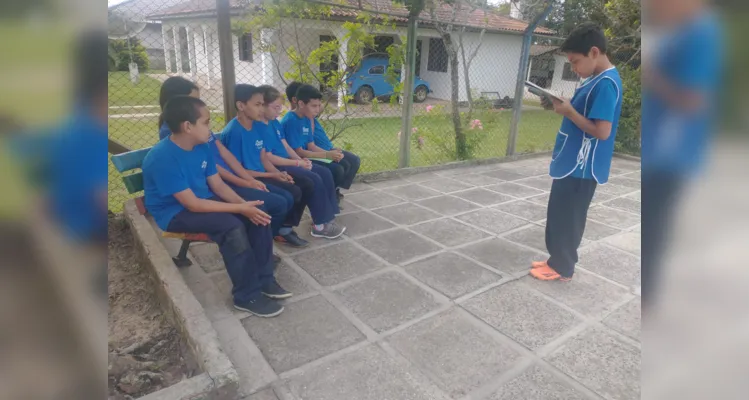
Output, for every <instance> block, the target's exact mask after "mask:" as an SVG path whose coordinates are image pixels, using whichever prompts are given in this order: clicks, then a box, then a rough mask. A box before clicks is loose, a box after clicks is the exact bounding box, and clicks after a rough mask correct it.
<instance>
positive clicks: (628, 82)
mask: <svg viewBox="0 0 749 400" xmlns="http://www.w3.org/2000/svg"><path fill="white" fill-rule="evenodd" d="M619 72H620V74H621V77H622V84H623V85H624V99H623V100H622V115H621V118H620V119H619V129H618V130H617V133H616V143H615V149H616V151H618V152H621V153H626V154H632V155H637V156H639V155H640V121H641V114H640V111H641V107H642V91H641V86H640V69H639V68H637V69H632V68H628V67H622V68H620V69H619Z"/></svg>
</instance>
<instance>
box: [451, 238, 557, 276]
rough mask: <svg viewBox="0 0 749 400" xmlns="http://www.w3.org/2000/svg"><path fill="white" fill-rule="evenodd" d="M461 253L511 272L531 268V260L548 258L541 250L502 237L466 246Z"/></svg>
mask: <svg viewBox="0 0 749 400" xmlns="http://www.w3.org/2000/svg"><path fill="white" fill-rule="evenodd" d="M460 253H462V254H465V255H467V256H469V257H472V258H473V259H475V260H478V261H480V262H482V263H484V264H486V265H488V266H490V267H493V268H496V269H498V270H500V271H503V272H507V273H510V274H515V273H517V272H520V271H527V270H530V268H531V261H539V260H541V261H542V260H545V259H546V256H544V255H543V254H541V253H539V252H535V251H532V250H528V249H526V248H524V247H521V246H518V245H516V244H514V243H510V242H508V241H507V240H504V239H500V238H496V239H492V240H487V241H484V242H481V243H478V244H474V245H470V246H467V247H464V248H462V249H460Z"/></svg>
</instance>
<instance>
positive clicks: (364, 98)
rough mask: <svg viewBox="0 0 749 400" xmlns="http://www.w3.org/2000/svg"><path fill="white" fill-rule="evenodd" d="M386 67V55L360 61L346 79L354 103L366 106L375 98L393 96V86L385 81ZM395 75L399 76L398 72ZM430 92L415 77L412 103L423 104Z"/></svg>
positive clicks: (420, 80)
mask: <svg viewBox="0 0 749 400" xmlns="http://www.w3.org/2000/svg"><path fill="white" fill-rule="evenodd" d="M387 67H388V57H387V55H370V56H367V57H364V58H363V59H362V61H361V63H360V64H359V65H358V67H357V68H356V70H354V72H352V73H349V75H348V77H347V78H346V84H347V85H348V93H349V94H353V95H354V101H356V102H357V103H359V104H367V103H370V102H371V101H372V100H373V99H374V98H376V97H381V96H388V95H392V94H393V92H394V89H393V85H391V84H390V83H388V82H387V80H386V79H385V72H386V71H387ZM396 73H398V74H400V70H398V71H396ZM431 92H432V91H431V90H430V89H429V83H428V82H427V81H425V80H423V79H421V78H419V77H418V76H417V77H416V79H415V81H414V101H415V102H417V103H421V102H423V101H424V100H426V99H427V95H428V94H429V93H431Z"/></svg>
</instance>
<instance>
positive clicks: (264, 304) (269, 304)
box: [234, 296, 283, 318]
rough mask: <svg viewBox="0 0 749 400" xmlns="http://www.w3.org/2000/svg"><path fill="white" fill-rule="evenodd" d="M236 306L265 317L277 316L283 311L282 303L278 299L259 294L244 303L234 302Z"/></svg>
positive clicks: (238, 308) (241, 309)
mask: <svg viewBox="0 0 749 400" xmlns="http://www.w3.org/2000/svg"><path fill="white" fill-rule="evenodd" d="M234 308H236V309H237V310H240V311H246V312H248V313H250V314H252V315H256V316H258V317H263V318H271V317H275V316H277V315H279V314H281V313H282V312H283V306H282V305H280V304H278V302H277V301H275V300H273V299H269V298H267V297H265V296H257V297H255V298H254V299H252V300H250V301H247V302H244V303H242V304H237V303H234Z"/></svg>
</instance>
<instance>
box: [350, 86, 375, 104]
mask: <svg viewBox="0 0 749 400" xmlns="http://www.w3.org/2000/svg"><path fill="white" fill-rule="evenodd" d="M372 99H374V91H372V88H371V87H369V86H362V87H360V88H359V90H357V91H356V95H355V96H354V100H356V102H357V103H359V104H369V103H371V102H372Z"/></svg>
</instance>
